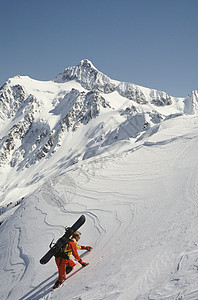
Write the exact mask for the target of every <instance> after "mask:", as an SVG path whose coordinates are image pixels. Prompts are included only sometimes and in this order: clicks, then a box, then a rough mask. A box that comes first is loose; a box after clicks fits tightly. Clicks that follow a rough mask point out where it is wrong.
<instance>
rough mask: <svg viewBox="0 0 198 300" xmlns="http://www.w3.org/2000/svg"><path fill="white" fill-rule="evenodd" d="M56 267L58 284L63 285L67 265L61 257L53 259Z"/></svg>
mask: <svg viewBox="0 0 198 300" xmlns="http://www.w3.org/2000/svg"><path fill="white" fill-rule="evenodd" d="M55 261H56V265H57V267H58V275H59V276H58V281H59V282H60V283H63V282H64V281H65V279H66V265H67V260H66V259H65V258H62V257H56V258H55Z"/></svg>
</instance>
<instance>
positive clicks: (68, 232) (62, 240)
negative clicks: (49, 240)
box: [40, 215, 85, 265]
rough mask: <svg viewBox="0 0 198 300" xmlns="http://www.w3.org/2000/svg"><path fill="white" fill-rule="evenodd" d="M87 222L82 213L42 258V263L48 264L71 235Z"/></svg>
mask: <svg viewBox="0 0 198 300" xmlns="http://www.w3.org/2000/svg"><path fill="white" fill-rule="evenodd" d="M84 223H85V216H84V215H82V216H81V217H80V218H79V219H78V220H77V221H76V222H75V223H74V224H73V225H72V227H68V228H67V229H66V232H65V234H64V235H63V236H62V237H61V238H60V239H58V241H57V242H56V244H55V245H54V246H53V247H52V248H51V249H50V250H49V251H48V252H47V253H46V254H45V255H44V256H43V257H42V258H41V259H40V263H41V264H42V265H44V264H46V263H47V262H48V261H49V260H50V259H51V258H52V256H54V255H55V254H56V252H58V251H59V250H60V248H61V247H62V246H64V245H66V244H67V243H68V242H69V238H70V237H71V235H72V234H73V233H74V232H75V231H76V230H78V228H80V227H81V226H82V225H83V224H84Z"/></svg>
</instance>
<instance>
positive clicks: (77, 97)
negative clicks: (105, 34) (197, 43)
mask: <svg viewBox="0 0 198 300" xmlns="http://www.w3.org/2000/svg"><path fill="white" fill-rule="evenodd" d="M197 100H198V92H197V91H193V92H192V93H191V94H190V95H189V97H188V98H174V97H171V96H170V95H168V94H166V93H165V92H160V91H156V90H154V89H153V90H152V89H148V88H144V87H141V86H137V85H134V84H132V83H124V82H118V81H115V80H112V79H110V78H109V77H108V76H106V75H104V74H102V73H101V72H99V71H98V70H97V69H96V68H95V67H94V66H93V64H92V63H91V62H90V61H88V60H84V61H81V62H80V63H79V64H78V65H77V66H75V67H70V68H67V69H66V70H65V71H64V72H63V73H60V74H59V75H58V76H57V77H56V78H55V79H54V80H52V81H49V82H40V81H37V80H33V79H31V78H29V77H24V76H22V77H21V76H16V77H14V78H11V79H9V80H8V81H7V82H6V83H5V85H4V86H3V87H2V88H1V90H0V122H1V127H0V128H1V129H0V138H1V140H0V163H1V167H0V172H1V182H0V186H1V216H0V222H2V224H1V226H0V235H1V239H0V247H1V256H0V260H1V261H0V264H1V266H2V268H1V270H0V274H1V281H0V292H1V298H2V299H11V300H12V299H13V300H15V299H21V300H25V299H26V300H27V299H34V300H35V299H73V300H74V299H75V300H77V299H78V300H79V299H81V300H82V299H83V300H90V299H91V300H92V299H93V300H94V299H95V300H96V299H97V300H99V299H121V300H122V299H123V300H125V299H129V300H133V299H134V300H135V299H138V300H143V299H152V300H162V299H163V300H165V299H187V300H188V299H198V278H197V277H198V275H197V257H198V247H197V245H198V240H197V232H196V229H197V225H198V224H197V223H198V221H197V220H198V218H197V214H198V208H197V188H196V180H197V176H198V173H197V163H198V161H197V144H198V139H197V132H198V127H197V121H198V116H197ZM82 213H83V214H85V216H86V218H87V221H86V223H85V225H84V226H83V227H82V229H81V231H82V233H83V235H82V241H81V244H85V245H86V244H87V245H91V246H93V247H94V250H93V251H92V252H91V253H90V254H89V255H87V256H84V258H83V259H84V260H85V261H88V262H89V263H90V264H89V266H88V267H87V268H85V269H83V270H80V271H79V272H76V273H74V275H72V274H71V276H70V278H69V279H68V281H66V282H65V284H64V285H63V286H62V287H60V288H59V289H57V290H55V291H51V287H52V285H53V283H54V281H55V280H56V278H57V270H56V266H55V263H54V261H53V259H52V260H51V261H50V262H49V263H48V264H47V265H45V266H42V265H40V264H39V259H40V258H41V256H42V255H43V254H44V253H45V252H46V251H47V250H48V245H49V243H50V242H51V240H52V239H53V238H55V239H57V238H58V237H60V236H61V235H62V234H63V232H64V226H65V225H68V226H69V225H71V224H72V223H73V222H74V221H75V220H76V219H77V218H78V217H79V216H80V215H81V214H82ZM76 270H78V267H77V268H76Z"/></svg>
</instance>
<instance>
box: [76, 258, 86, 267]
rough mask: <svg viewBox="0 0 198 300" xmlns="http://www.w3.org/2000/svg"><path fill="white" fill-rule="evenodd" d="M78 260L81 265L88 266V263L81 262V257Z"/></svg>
mask: <svg viewBox="0 0 198 300" xmlns="http://www.w3.org/2000/svg"><path fill="white" fill-rule="evenodd" d="M78 262H79V263H80V264H81V265H82V266H83V267H86V266H88V263H86V262H83V261H82V259H80V260H79V261H78Z"/></svg>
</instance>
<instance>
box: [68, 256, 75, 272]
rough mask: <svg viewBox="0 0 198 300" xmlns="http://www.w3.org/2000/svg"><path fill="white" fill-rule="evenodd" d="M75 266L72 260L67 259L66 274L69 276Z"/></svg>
mask: <svg viewBox="0 0 198 300" xmlns="http://www.w3.org/2000/svg"><path fill="white" fill-rule="evenodd" d="M75 265H76V263H75V262H74V261H73V260H72V259H69V260H68V261H67V267H66V274H69V273H70V272H71V271H72V270H73V268H74V267H75Z"/></svg>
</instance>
